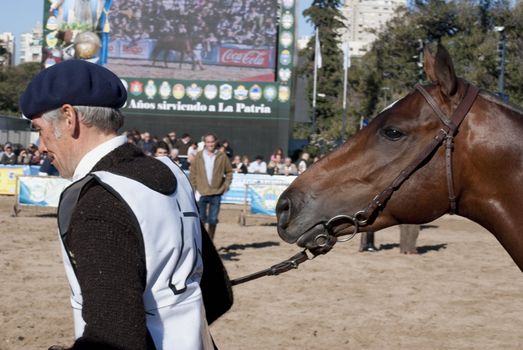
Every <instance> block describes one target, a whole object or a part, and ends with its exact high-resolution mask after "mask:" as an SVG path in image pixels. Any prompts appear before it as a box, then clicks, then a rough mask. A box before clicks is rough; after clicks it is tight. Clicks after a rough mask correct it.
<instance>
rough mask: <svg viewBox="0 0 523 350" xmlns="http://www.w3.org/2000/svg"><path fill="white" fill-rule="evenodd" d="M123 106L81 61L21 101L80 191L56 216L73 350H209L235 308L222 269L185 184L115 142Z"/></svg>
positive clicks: (165, 161)
mask: <svg viewBox="0 0 523 350" xmlns="http://www.w3.org/2000/svg"><path fill="white" fill-rule="evenodd" d="M126 100H127V93H126V90H125V88H124V86H123V84H122V83H121V81H120V79H119V78H118V77H117V76H116V75H114V74H113V73H112V72H110V71H109V70H107V69H105V68H103V67H101V66H99V65H96V64H92V63H89V62H86V61H82V60H69V61H65V62H62V63H59V64H57V65H54V66H52V67H50V68H47V69H45V70H43V71H42V72H40V73H39V74H38V75H37V76H36V77H35V78H34V79H33V80H32V81H31V82H30V84H29V85H28V86H27V89H26V90H25V92H24V93H23V94H22V96H21V98H20V106H21V109H22V112H23V113H24V115H25V116H26V117H27V118H30V119H31V120H32V124H33V127H34V128H36V129H37V130H38V131H39V133H40V148H41V150H42V151H46V152H48V154H49V157H50V158H51V159H52V163H53V165H54V166H55V167H56V168H57V169H58V171H59V172H60V175H61V176H62V177H66V178H72V180H73V183H72V184H71V185H70V186H69V187H68V188H67V189H66V190H64V192H63V193H62V196H61V198H60V206H59V209H58V226H59V232H60V242H61V246H62V253H63V258H64V265H65V268H66V274H67V278H68V280H69V284H70V287H71V292H72V295H71V303H72V306H73V316H74V325H75V337H76V341H75V343H74V345H73V346H72V349H190V350H194V349H213V348H214V345H213V341H212V339H211V336H210V333H209V330H208V322H209V323H210V322H212V321H213V320H215V319H216V318H217V317H219V316H220V315H221V314H223V313H224V312H225V311H226V310H227V309H228V308H230V306H231V304H232V294H231V293H230V288H228V283H227V281H228V280H227V275H226V272H225V269H224V268H223V265H222V264H221V261H220V259H219V256H218V255H217V253H216V250H215V249H214V247H213V246H212V243H210V240H209V238H208V237H207V235H206V233H204V232H202V229H201V223H200V220H199V216H198V212H197V207H196V204H195V200H194V194H193V192H192V189H191V185H190V183H189V181H188V179H187V177H186V176H185V175H184V174H183V172H182V171H181V170H180V169H179V168H178V167H177V166H176V165H175V164H174V163H173V162H172V161H170V160H169V158H167V157H160V158H159V159H155V158H153V157H147V156H145V155H144V154H143V152H142V151H141V150H140V149H138V148H137V147H136V146H134V145H132V144H129V143H127V142H126V140H127V139H126V137H125V136H118V134H117V131H118V129H119V128H120V127H121V126H122V124H123V115H122V114H121V112H120V110H119V108H121V107H122V106H123V105H124V104H125V102H126ZM202 241H203V243H202ZM202 255H203V258H202ZM208 268H209V270H208ZM204 271H205V272H204ZM202 275H203V276H202ZM209 289H213V290H212V293H213V295H212V297H209V294H210V293H208V292H206V290H207V291H208V290H209ZM202 290H203V293H202ZM202 294H203V295H202ZM216 296H218V297H216ZM204 304H205V305H204ZM53 348H59V347H53Z"/></svg>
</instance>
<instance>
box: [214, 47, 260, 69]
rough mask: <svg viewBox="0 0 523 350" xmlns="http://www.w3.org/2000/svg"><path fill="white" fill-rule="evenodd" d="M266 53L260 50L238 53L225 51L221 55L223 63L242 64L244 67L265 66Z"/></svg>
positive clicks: (233, 50)
mask: <svg viewBox="0 0 523 350" xmlns="http://www.w3.org/2000/svg"><path fill="white" fill-rule="evenodd" d="M267 59H268V52H267V51H261V50H249V51H238V50H235V49H227V50H225V51H224V52H223V54H222V62H223V63H232V64H242V65H246V66H265V65H267Z"/></svg>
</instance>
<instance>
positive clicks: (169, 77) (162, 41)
mask: <svg viewBox="0 0 523 350" xmlns="http://www.w3.org/2000/svg"><path fill="white" fill-rule="evenodd" d="M295 22H296V21H295V0H244V1H230V0H220V1H210V0H198V1H187V0H141V1H125V0H45V6H44V55H43V63H44V66H46V67H48V66H51V65H53V64H55V63H58V62H60V61H62V60H66V59H71V58H81V59H86V60H89V61H91V62H95V63H99V64H103V65H105V66H106V67H107V68H109V69H110V70H112V71H113V72H115V73H116V74H117V75H118V76H119V77H120V78H121V79H122V81H123V83H124V85H125V86H126V88H127V89H128V92H129V98H128V101H127V104H126V106H125V108H124V112H125V113H126V114H128V115H133V114H135V115H140V116H144V115H146V116H169V117H176V116H183V117H191V116H197V117H208V118H223V117H225V118H231V117H235V118H244V119H249V118H256V119H272V120H274V119H279V120H282V119H283V120H286V119H288V118H289V116H290V97H291V88H292V81H293V74H294V68H293V57H294V47H295V45H294V34H295Z"/></svg>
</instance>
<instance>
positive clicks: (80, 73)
mask: <svg viewBox="0 0 523 350" xmlns="http://www.w3.org/2000/svg"><path fill="white" fill-rule="evenodd" d="M125 101H127V91H126V90H125V87H124V86H123V84H122V81H121V80H120V78H118V77H117V76H116V75H115V74H114V73H113V72H111V71H110V70H108V69H107V68H104V67H102V66H100V65H98V64H94V63H90V62H87V61H83V60H67V61H63V62H61V63H58V64H55V65H53V66H51V67H49V68H47V69H44V70H43V71H41V72H40V73H38V74H37V75H36V76H35V77H34V78H33V79H32V80H31V82H30V83H29V85H28V86H27V88H26V90H25V91H24V93H23V94H22V96H20V109H21V110H22V113H23V114H24V115H25V116H26V117H27V118H30V119H32V118H34V117H35V116H37V115H39V114H42V113H44V112H48V111H50V110H53V109H56V108H60V107H61V106H62V105H64V104H66V103H68V104H70V105H73V106H96V107H111V108H120V107H122V106H123V105H124V104H125Z"/></svg>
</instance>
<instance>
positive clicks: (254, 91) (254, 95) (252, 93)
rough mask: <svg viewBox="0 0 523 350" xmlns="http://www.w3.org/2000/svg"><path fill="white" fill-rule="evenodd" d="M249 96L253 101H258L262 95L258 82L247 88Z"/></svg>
mask: <svg viewBox="0 0 523 350" xmlns="http://www.w3.org/2000/svg"><path fill="white" fill-rule="evenodd" d="M249 97H250V99H251V100H253V101H258V100H259V99H260V98H261V97H262V88H261V87H260V86H259V85H258V84H254V85H253V86H252V87H251V88H250V89H249Z"/></svg>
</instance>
